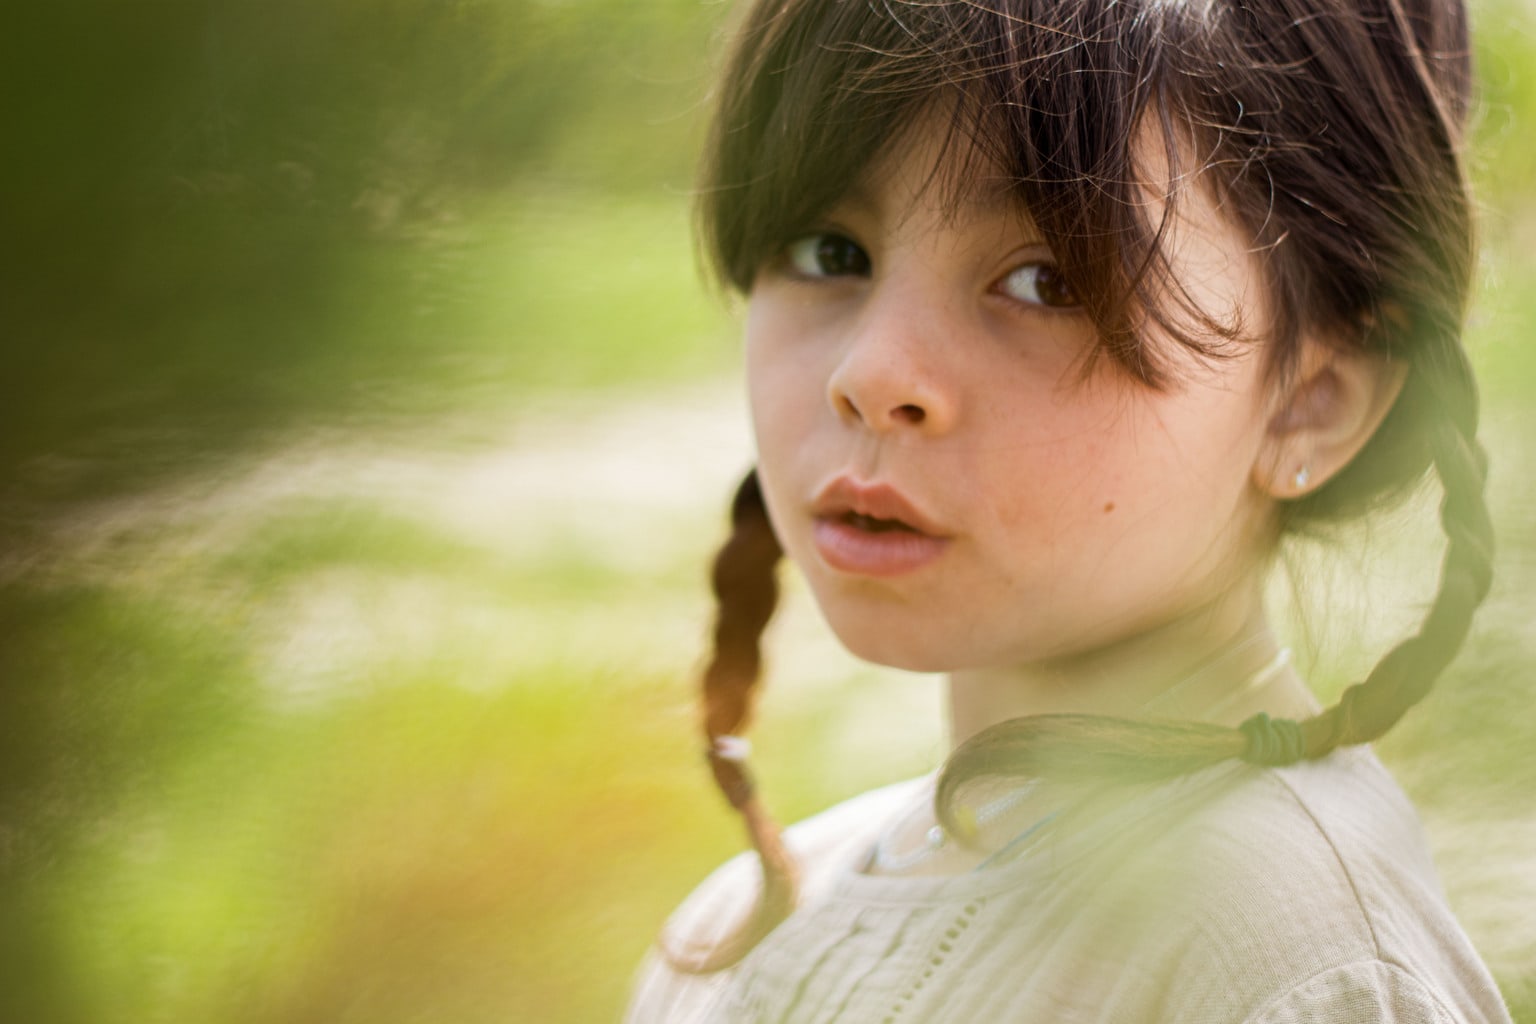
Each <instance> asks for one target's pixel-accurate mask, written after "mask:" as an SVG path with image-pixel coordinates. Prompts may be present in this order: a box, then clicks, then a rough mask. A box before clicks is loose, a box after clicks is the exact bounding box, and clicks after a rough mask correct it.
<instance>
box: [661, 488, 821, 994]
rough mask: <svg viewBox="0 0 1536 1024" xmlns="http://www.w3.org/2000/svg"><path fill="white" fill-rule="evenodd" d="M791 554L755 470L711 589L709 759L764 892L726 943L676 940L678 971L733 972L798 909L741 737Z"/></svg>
mask: <svg viewBox="0 0 1536 1024" xmlns="http://www.w3.org/2000/svg"><path fill="white" fill-rule="evenodd" d="M782 555H783V550H782V549H781V548H780V547H779V541H778V538H777V537H775V536H774V533H773V528H772V526H771V525H770V524H769V522H768V511H767V508H766V507H765V506H764V504H763V494H762V489H761V488H760V486H759V485H758V482H757V473H756V471H755V470H754V471H753V472H750V473H748V474H747V476H746V479H744V480H743V481H742V482H741V486H740V487H738V488H737V490H736V497H735V498H734V499H733V500H732V502H731V535H730V537H729V538H728V539H727V540H726V542H725V544H724V546H722V547H721V549H720V552H719V554H717V555H716V556H715V562H714V568H713V571H712V572H711V577H710V580H711V585H712V587H713V589H714V594H715V601H716V605H717V609H718V611H717V615H716V618H715V631H714V650H713V652H712V654H711V656H710V660H709V664H708V665H707V666H706V667H705V669H704V677H703V690H704V734H705V739H706V741H707V744H708V745H707V747H706V748H705V756H706V757H707V758H708V760H709V767H710V770H711V772H712V773H713V774H714V777H715V783H716V784H717V785H718V786H719V787H720V791H721V792H722V793H724V794H725V797H726V799H727V800H729V801H730V803H731V806H732V807H734V808H736V810H737V811H739V812H740V813H741V815H742V818H743V820H744V821H745V823H746V826H747V837H748V839H749V840H750V841H751V843H752V846H753V848H754V849H755V850H757V854H758V860H759V861H760V863H761V865H762V872H763V888H762V894H761V896H760V898H759V899H758V902H757V905H756V906H755V907H754V908H753V910H752V914H751V915H750V917H748V919H747V920H746V921H744V922H743V923H742V925H741V926H740V927H739V928H738V929H737V930H736V931H734V932H733V933H731V934H730V935H728V936H726V937H725V938H724V939H722V940H720V941H719V942H710V943H703V944H697V945H694V946H691V947H689V948H678V947H677V946H676V945H675V944H674V943H672V942H670V941H669V937H668V936H665V935H664V936H663V937H662V940H661V950H662V954H663V955H664V956H665V957H666V958H667V960H668V962H669V963H670V964H671V965H672V967H673V968H675V969H677V970H680V971H685V972H688V973H691V974H704V973H709V972H712V971H718V970H722V969H724V968H726V967H729V966H731V965H732V964H734V963H736V962H737V961H738V960H740V959H741V958H742V957H743V956H745V955H746V954H747V952H748V951H750V950H751V949H752V947H753V946H755V945H756V944H757V943H758V941H759V940H760V939H761V938H762V937H763V936H764V935H766V934H767V933H768V932H769V931H770V930H771V929H772V928H773V927H774V926H775V925H777V924H778V923H779V922H780V921H782V920H783V919H784V918H785V917H786V916H788V914H789V912H790V910H792V909H793V908H794V905H795V901H796V891H797V889H798V883H797V878H796V871H795V865H794V862H793V861H792V860H791V859H790V856H789V852H788V851H787V850H786V849H785V847H784V842H783V837H782V835H781V833H780V830H779V827H778V825H777V824H775V822H774V821H773V819H771V818H770V817H769V816H768V814H767V812H766V811H764V809H763V807H762V802H761V801H760V800H759V799H758V797H757V792H756V789H755V787H754V786H753V782H752V775H751V773H750V772H749V771H748V770H747V765H746V743H745V741H743V740H742V739H740V737H739V736H738V735H737V733H740V732H742V731H744V730H745V728H746V726H747V723H748V722H749V721H750V719H751V714H752V695H753V691H754V689H755V688H756V686H757V681H758V677H759V674H760V670H761V667H762V654H761V651H760V649H759V641H760V640H761V638H762V635H763V630H764V628H765V627H766V626H767V625H768V620H769V619H770V618H771V617H772V615H773V609H774V606H775V605H776V604H777V603H778V597H779V588H778V582H777V580H776V579H775V577H774V569H775V567H776V566H777V565H778V562H779V559H780V557H782Z"/></svg>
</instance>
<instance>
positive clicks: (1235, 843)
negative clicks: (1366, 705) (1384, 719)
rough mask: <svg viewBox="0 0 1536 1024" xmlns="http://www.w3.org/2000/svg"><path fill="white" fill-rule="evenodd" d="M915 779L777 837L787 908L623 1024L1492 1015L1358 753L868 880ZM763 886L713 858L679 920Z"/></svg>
mask: <svg viewBox="0 0 1536 1024" xmlns="http://www.w3.org/2000/svg"><path fill="white" fill-rule="evenodd" d="M931 784H932V779H931V778H924V779H919V780H914V781H912V782H907V783H901V784H898V785H896V786H891V787H887V788H884V789H879V790H875V791H873V792H870V793H866V794H864V795H863V796H860V797H857V798H855V799H853V800H850V801H848V802H846V803H843V804H841V805H839V806H837V807H834V808H832V809H831V810H829V811H826V812H824V813H823V814H820V815H817V816H816V817H814V818H811V819H809V820H808V821H805V822H802V823H801V824H799V825H797V826H795V827H793V828H791V829H790V830H789V832H788V834H787V839H788V842H789V845H790V849H791V850H792V851H793V853H794V854H795V856H796V858H797V859H798V860H799V862H800V864H801V869H802V873H803V889H802V898H801V904H800V906H799V908H798V909H797V910H796V911H795V913H794V914H792V915H791V916H790V917H789V918H788V919H787V920H785V921H784V922H783V923H782V924H780V925H779V927H778V928H776V929H775V930H774V931H773V932H771V933H770V934H769V935H768V936H767V937H766V938H765V939H764V940H763V941H762V942H761V943H760V944H759V945H758V946H757V947H756V948H755V949H754V950H753V951H752V952H751V954H749V955H748V956H747V958H746V959H745V960H743V961H742V962H741V963H740V964H738V965H736V966H735V967H733V968H730V969H728V970H725V971H721V972H719V973H716V974H711V975H689V974H685V973H681V972H677V971H675V970H673V969H672V968H670V967H669V966H668V965H667V964H666V962H665V960H664V959H663V958H662V957H661V956H660V955H659V953H657V952H656V951H653V952H652V953H651V954H650V955H649V956H648V958H647V960H646V962H645V964H644V965H643V967H642V969H641V972H640V976H639V978H638V982H637V985H636V988H635V992H634V996H633V1000H632V1002H631V1004H630V1008H629V1012H628V1014H627V1016H626V1018H625V1020H626V1024H694V1022H706V1021H708V1022H731V1024H746V1022H761V1024H767V1022H774V1024H791V1022H792V1024H817V1022H830V1021H839V1022H848V1024H866V1022H867V1024H882V1022H889V1024H901V1022H908V1024H910V1022H935V1024H936V1022H957V1024H958V1022H965V1024H1001V1022H1008V1021H1050V1022H1103V1024H1110V1022H1114V1024H1128V1022H1143V1021H1145V1022H1169V1024H1172V1022H1179V1024H1203V1022H1212V1024H1215V1022H1221V1024H1237V1022H1253V1024H1289V1022H1301V1021H1330V1022H1332V1021H1338V1022H1351V1024H1353V1022H1361V1024H1364V1022H1373V1021H1381V1022H1388V1021H1391V1022H1398V1024H1408V1022H1420V1021H1423V1022H1431V1021H1432V1022H1436V1024H1440V1022H1446V1024H1449V1022H1457V1024H1485V1022H1488V1024H1491V1022H1505V1024H1507V1022H1508V1021H1509V1015H1508V1012H1507V1011H1506V1010H1505V1008H1504V1004H1503V1002H1502V1000H1501V998H1500V996H1499V992H1498V989H1497V988H1496V987H1495V985H1494V983H1493V980H1492V978H1490V976H1489V974H1488V972H1487V969H1486V968H1485V967H1484V966H1483V964H1482V962H1481V961H1480V960H1479V959H1478V957H1477V954H1476V953H1475V952H1474V951H1473V949H1472V947H1471V944H1470V943H1469V942H1468V940H1467V937H1466V935H1465V934H1464V933H1463V932H1462V930H1461V928H1460V926H1459V925H1458V924H1457V923H1456V921H1455V919H1454V918H1453V917H1452V915H1451V912H1450V910H1449V908H1448V907H1447V905H1446V902H1445V896H1444V894H1443V892H1442V891H1441V889H1440V885H1439V882H1438V880H1437V878H1436V876H1435V872H1434V868H1433V866H1432V864H1431V863H1430V858H1429V855H1428V851H1427V848H1426V846H1425V843H1424V839H1423V836H1422V833H1421V831H1420V828H1419V825H1418V821H1417V818H1416V816H1415V814H1414V812H1413V809H1412V807H1411V805H1410V804H1409V803H1408V800H1407V798H1406V797H1405V796H1404V795H1403V793H1402V791H1401V790H1400V789H1399V788H1398V786H1397V785H1396V783H1395V782H1394V781H1393V780H1392V779H1391V777H1390V776H1389V775H1388V774H1387V772H1386V770H1385V769H1384V768H1383V767H1382V766H1381V764H1380V762H1379V761H1377V759H1376V758H1375V756H1374V755H1373V754H1372V753H1371V752H1370V751H1369V750H1367V749H1364V748H1355V749H1352V750H1346V751H1339V752H1336V753H1335V754H1333V755H1331V756H1329V757H1327V758H1324V759H1322V760H1320V761H1316V762H1311V763H1306V764H1301V765H1296V766H1293V767H1290V768H1284V769H1259V768H1254V767H1251V766H1247V765H1242V764H1236V763H1233V764H1228V765H1222V766H1219V767H1216V768H1212V769H1208V770H1206V771H1203V772H1199V773H1196V774H1194V775H1191V776H1187V777H1185V778H1183V779H1180V780H1178V781H1176V782H1173V783H1167V784H1163V785H1159V786H1146V787H1141V788H1140V789H1139V790H1135V791H1132V790H1130V789H1127V790H1125V791H1123V792H1120V793H1117V798H1116V799H1114V800H1112V801H1109V802H1108V806H1107V808H1101V809H1100V810H1098V811H1095V813H1094V814H1092V815H1091V816H1088V817H1087V819H1086V820H1083V819H1082V818H1074V819H1073V820H1072V821H1071V822H1070V824H1068V823H1065V822H1063V823H1062V824H1061V825H1060V827H1048V828H1046V829H1043V830H1042V832H1041V834H1040V836H1039V837H1038V839H1035V840H1034V841H1032V843H1031V844H1030V845H1029V846H1027V847H1026V848H1025V850H1024V852H1023V853H1021V854H1020V855H1019V856H1018V857H1017V858H1016V859H1014V860H1011V861H1009V862H1007V863H1004V864H999V865H996V866H991V867H987V868H984V869H981V870H976V871H972V872H968V873H966V874H962V875H955V876H914V877H892V876H880V875H872V874H866V873H865V872H864V870H863V869H864V867H865V866H866V865H867V864H868V863H869V860H870V856H871V851H872V849H873V846H874V844H875V842H876V841H877V837H878V836H879V835H881V834H882V833H883V832H884V831H885V829H886V828H887V827H888V825H889V823H890V822H891V821H892V819H893V818H894V817H896V816H898V815H900V814H902V813H904V812H906V811H907V810H909V809H910V808H911V807H912V805H913V803H914V801H916V800H920V799H923V797H924V794H925V793H927V792H930V791H931ZM757 887H758V869H757V864H756V861H755V859H754V857H753V856H752V855H750V854H744V855H742V856H739V857H737V858H734V859H733V860H731V861H729V862H727V863H726V864H725V865H724V866H722V867H721V868H720V869H719V870H717V871H716V872H715V873H714V874H713V875H711V876H710V878H709V879H708V880H707V881H705V882H704V884H703V885H701V886H700V887H699V888H698V889H697V890H696V891H695V892H694V893H693V895H691V896H690V897H689V898H688V899H687V901H685V902H684V904H683V905H682V907H681V908H679V909H678V911H677V912H676V913H675V914H674V915H673V917H672V919H671V921H670V922H669V923H668V925H667V931H668V933H670V934H671V935H672V936H673V937H674V938H677V939H681V940H682V941H683V942H684V943H685V944H686V945H688V946H693V945H695V944H697V943H711V942H713V941H718V940H719V939H720V938H721V937H723V936H725V935H726V934H729V932H730V931H731V929H732V926H733V924H734V923H735V922H736V921H739V920H741V919H742V918H743V917H744V916H745V915H746V914H747V913H748V912H749V910H750V908H751V906H752V903H753V900H754V899H755V896H756V892H757Z"/></svg>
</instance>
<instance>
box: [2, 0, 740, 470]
mask: <svg viewBox="0 0 1536 1024" xmlns="http://www.w3.org/2000/svg"><path fill="white" fill-rule="evenodd" d="M722 10H723V9H722V8H719V7H714V6H707V5H700V4H699V3H697V2H695V0H648V2H647V3H644V4H633V3H618V2H581V3H553V2H538V0H454V2H438V0H388V2H383V0H369V2H366V3H365V2H361V0H332V2H323V3H316V2H312V0H275V2H274V0H158V2H155V3H152V4H148V5H143V4H120V3H112V2H107V0H95V2H88V3H72V4H62V5H60V4H34V5H25V6H24V7H23V8H21V9H19V10H18V11H16V12H14V13H13V15H12V19H11V25H10V26H9V28H8V30H7V32H6V33H5V36H6V38H5V41H4V42H3V43H0V46H3V47H4V48H5V50H6V51H7V52H4V53H3V54H0V56H3V58H4V59H3V62H0V63H3V67H4V70H3V71H0V75H3V76H4V78H3V80H0V85H3V87H4V89H5V93H6V95H8V96H11V97H14V98H16V102H13V103H11V104H9V105H8V106H9V107H10V108H11V115H12V116H11V117H10V118H8V121H9V122H10V123H9V131H8V133H7V140H6V141H7V147H6V148H7V154H8V155H7V159H6V160H4V161H0V194H4V195H5V196H7V197H8V198H7V200H6V202H5V213H4V221H3V233H4V235H5V237H6V241H7V245H6V249H7V251H8V252H9V253H10V254H11V255H10V260H9V261H8V262H10V263H11V265H10V266H9V267H7V269H6V272H5V273H4V274H3V275H0V309H3V310H4V311H5V320H6V332H7V336H6V346H5V359H4V367H3V377H0V380H3V384H0V398H3V401H0V496H3V495H5V493H6V491H11V492H13V493H14V492H17V491H19V492H20V494H21V495H22V496H25V497H41V496H47V497H55V498H59V497H65V498H67V497H70V496H71V495H74V494H76V493H84V494H87V495H89V494H99V493H101V492H102V491H103V490H104V489H108V488H110V487H113V486H125V485H126V486H132V484H133V483H134V482H136V481H140V480H142V478H143V475H144V474H145V473H146V472H149V471H151V470H153V469H155V468H157V467H158V468H160V469H163V470H172V471H175V470H176V469H177V468H178V467H185V466H186V465H187V463H188V462H189V461H199V462H207V461H208V460H213V459H217V458H221V457H222V456H223V454H224V453H225V452H226V451H228V450H229V449H230V448H231V447H239V446H241V445H244V444H246V443H248V442H250V441H251V440H252V436H253V435H255V436H256V437H257V438H258V439H259V438H260V437H261V436H264V435H265V434H266V433H267V432H269V431H271V430H272V429H273V428H274V427H276V426H278V425H281V424H285V423H292V422H294V421H296V420H298V421H306V422H316V421H319V422H326V421H331V422H334V421H337V420H346V419H348V418H349V417H363V418H372V419H374V420H378V419H381V418H385V419H387V418H389V417H391V416H393V415H394V414H396V413H398V412H400V411H401V410H400V409H399V408H398V406H399V405H400V404H401V403H404V404H406V405H408V406H410V407H411V411H421V409H422V408H423V407H429V406H430V407H435V408H436V409H437V410H438V411H442V410H444V409H449V408H458V407H461V406H460V403H461V402H462V400H463V399H464V398H465V395H464V394H463V393H462V392H465V391H469V392H478V393H480V394H485V393H487V392H492V391H495V392H504V391H514V390H519V389H526V388H528V387H539V386H545V385H547V384H549V383H550V381H549V380H548V379H547V375H549V374H551V373H553V375H554V377H555V378H556V380H558V381H560V382H561V383H568V384H576V385H583V384H588V383H592V382H594V381H602V380H613V379H616V378H617V377H618V376H619V375H620V374H621V373H622V374H629V373H633V372H635V371H636V370H638V369H641V368H642V367H645V366H649V367H653V368H654V369H653V370H652V372H654V373H658V374H660V373H665V372H668V371H672V370H676V369H677V368H678V365H679V363H686V362H687V360H688V359H689V358H690V355H692V357H693V358H695V359H697V358H700V356H699V355H698V354H697V353H698V350H699V349H700V348H701V347H702V346H700V345H699V341H700V336H701V334H704V333H708V332H709V331H710V330H711V328H712V327H714V325H716V324H717V323H718V320H717V315H716V314H715V313H714V311H712V310H711V309H710V307H709V306H708V304H707V303H705V302H704V301H703V299H702V298H701V297H700V296H699V295H698V293H697V289H695V288H692V287H691V286H690V285H688V283H687V282H688V279H689V276H688V275H687V274H686V273H681V272H680V271H681V270H682V269H683V268H684V266H685V265H686V262H687V261H688V260H689V258H690V250H689V246H688V241H687V232H686V226H685V220H684V218H683V215H682V211H681V209H680V207H679V204H678V202H677V199H678V197H679V196H681V195H682V194H683V193H684V192H685V191H686V189H687V187H688V182H689V178H690V167H691V165H692V162H693V159H694V156H693V155H694V153H695V151H696V149H697V133H698V129H699V118H698V116H697V111H698V108H699V105H700V103H701V102H702V98H703V96H704V93H705V91H706V88H707V84H706V72H705V68H704V63H703V61H701V60H700V59H698V58H697V57H692V58H689V59H686V60H679V58H678V55H679V54H694V55H697V54H702V53H704V52H705V51H706V50H707V49H708V48H709V40H710V39H711V37H712V35H713V33H714V32H715V31H716V28H717V23H718V21H719V20H720V15H721V13H722ZM637 272H638V274H637ZM647 274H649V275H650V276H651V278H652V280H645V279H644V278H645V275H647ZM657 277H659V278H661V279H662V281H663V286H662V287H661V288H656V287H653V286H654V285H656V284H657V282H656V281H655V280H654V279H655V278H657ZM668 286H670V291H668V290H667V288H668ZM636 289H643V291H641V293H640V294H639V295H637V294H636ZM562 298H563V299H564V300H565V301H566V302H567V303H568V305H567V306H566V307H565V308H563V309H562V308H559V306H558V302H559V300H560V299H562ZM652 316H660V317H661V318H662V320H663V326H662V328H661V329H658V330H655V331H653V332H650V333H648V334H647V335H646V338H645V340H646V341H647V342H651V343H657V344H654V345H651V346H649V347H650V351H648V352H647V353H646V355H647V358H646V359H644V360H642V359H639V358H635V355H634V345H633V343H634V341H635V340H636V339H634V338H632V337H631V334H632V331H633V324H634V322H635V321H636V319H637V318H640V317H643V318H650V317H652ZM530 317H533V318H536V319H534V320H533V322H529V318H530ZM690 346H692V347H693V348H692V350H690ZM551 351H555V352H558V353H560V355H561V358H559V359H550V358H549V357H548V354H549V352H551ZM594 353H603V354H618V355H619V356H620V357H621V361H622V364H621V366H619V367H618V368H617V369H610V368H609V367H607V366H605V365H604V363H603V361H602V360H601V359H596V358H593V354H594ZM566 355H569V356H570V357H571V358H565V356H566ZM424 376H425V377H426V378H427V379H430V380H431V381H432V382H433V384H434V385H437V386H436V387H433V388H425V387H420V386H417V385H419V384H420V383H421V382H422V380H423V377H424ZM561 378H563V380H562V379H561ZM434 396H435V397H434ZM125 463H126V464H127V465H126V466H125Z"/></svg>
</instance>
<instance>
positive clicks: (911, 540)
mask: <svg viewBox="0 0 1536 1024" xmlns="http://www.w3.org/2000/svg"><path fill="white" fill-rule="evenodd" d="M811 516H812V522H813V526H812V531H811V536H812V539H813V541H814V542H815V545H816V553H817V554H818V555H820V556H821V560H822V562H823V563H825V564H826V565H827V566H828V567H829V568H831V569H833V570H835V571H837V572H843V573H849V574H851V575H855V576H880V577H890V576H900V575H902V574H904V573H909V572H913V571H915V570H917V569H921V568H922V567H923V566H925V565H927V564H928V563H930V562H932V561H934V560H935V559H937V558H938V557H939V556H940V555H942V554H943V553H944V552H945V550H946V549H948V547H949V544H950V540H951V537H950V536H948V535H947V531H945V530H943V529H942V528H941V527H939V526H938V525H937V524H936V521H935V520H933V519H931V518H929V517H928V516H927V515H926V514H925V513H924V512H923V511H922V510H921V509H920V508H919V507H918V506H917V505H915V504H914V503H913V502H911V501H910V500H908V499H907V498H906V496H905V495H903V494H902V493H901V492H900V491H898V490H897V489H896V488H894V487H892V486H891V485H890V484H886V483H869V482H862V481H858V480H855V479H853V478H852V477H847V476H843V477H838V478H837V479H836V480H833V481H832V482H831V483H830V484H828V485H827V486H826V487H825V488H823V489H822V492H821V494H820V495H818V496H817V498H816V500H815V502H813V504H812V508H811Z"/></svg>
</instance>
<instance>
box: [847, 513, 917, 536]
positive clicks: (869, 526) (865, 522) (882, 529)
mask: <svg viewBox="0 0 1536 1024" xmlns="http://www.w3.org/2000/svg"><path fill="white" fill-rule="evenodd" d="M840 521H841V522H844V523H847V524H848V525H849V526H852V527H854V528H855V529H859V530H864V531H865V532H867V533H890V532H891V531H893V530H901V531H904V532H906V533H921V532H922V531H920V530H918V529H917V528H915V527H912V526H908V525H907V524H906V523H904V522H902V521H901V520H900V519H878V518H876V517H875V516H866V515H864V514H862V513H859V512H847V513H844V514H843V515H842V516H841V517H840Z"/></svg>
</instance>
